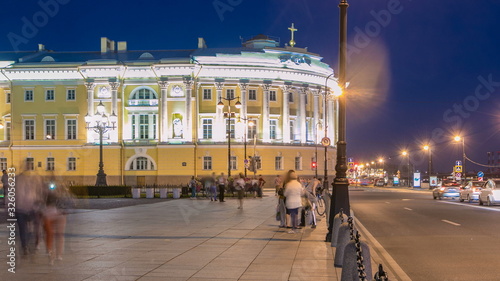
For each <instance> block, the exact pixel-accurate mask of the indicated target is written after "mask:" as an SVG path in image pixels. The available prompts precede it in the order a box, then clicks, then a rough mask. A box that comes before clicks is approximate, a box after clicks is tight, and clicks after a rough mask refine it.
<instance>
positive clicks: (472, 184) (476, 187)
mask: <svg viewBox="0 0 500 281" xmlns="http://www.w3.org/2000/svg"><path fill="white" fill-rule="evenodd" d="M485 185H486V182H485V181H469V182H468V183H467V185H465V186H464V187H462V188H461V189H460V197H459V200H460V202H464V201H466V202H469V203H470V202H472V200H479V194H481V189H482V188H483V187H484V186H485Z"/></svg>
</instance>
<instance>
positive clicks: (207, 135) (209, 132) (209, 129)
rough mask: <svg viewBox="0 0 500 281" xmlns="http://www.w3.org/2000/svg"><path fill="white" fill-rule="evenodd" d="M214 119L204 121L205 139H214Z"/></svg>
mask: <svg viewBox="0 0 500 281" xmlns="http://www.w3.org/2000/svg"><path fill="white" fill-rule="evenodd" d="M212 122H213V121H212V119H203V120H202V124H203V139H206V140H209V139H212Z"/></svg>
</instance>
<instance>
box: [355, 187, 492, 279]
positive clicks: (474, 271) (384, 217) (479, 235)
mask: <svg viewBox="0 0 500 281" xmlns="http://www.w3.org/2000/svg"><path fill="white" fill-rule="evenodd" d="M350 199H351V208H352V209H353V210H354V214H355V216H356V218H357V219H359V220H360V221H361V223H362V224H363V225H364V226H365V227H366V228H367V229H368V231H369V232H370V233H371V234H372V235H373V236H374V237H375V238H376V239H377V240H378V242H380V244H381V245H382V246H383V247H384V249H385V250H386V251H387V252H388V253H389V254H390V255H391V256H392V257H393V258H394V260H396V262H397V263H398V264H399V266H400V267H401V268H402V269H403V270H404V271H405V272H406V274H407V275H408V276H409V277H410V278H411V279H412V280H414V281H419V280H422V281H423V280H425V281H429V280H443V281H444V280H450V281H451V280H500V206H494V207H479V205H478V204H477V203H459V202H458V200H433V199H432V193H427V192H421V193H408V192H389V191H380V190H369V189H366V190H365V191H352V192H350Z"/></svg>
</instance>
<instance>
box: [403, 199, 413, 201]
mask: <svg viewBox="0 0 500 281" xmlns="http://www.w3.org/2000/svg"><path fill="white" fill-rule="evenodd" d="M401 200H403V201H410V200H413V199H401Z"/></svg>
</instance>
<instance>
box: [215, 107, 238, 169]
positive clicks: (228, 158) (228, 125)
mask: <svg viewBox="0 0 500 281" xmlns="http://www.w3.org/2000/svg"><path fill="white" fill-rule="evenodd" d="M235 99H238V101H236V103H235V104H234V106H235V107H236V108H237V109H240V108H241V103H240V98H239V97H227V98H223V97H220V98H219V103H218V104H217V107H218V108H220V109H224V103H223V102H222V100H226V101H227V102H228V105H227V108H228V109H227V112H224V116H227V118H228V120H227V130H226V132H227V177H228V178H229V177H230V176H231V117H232V115H233V114H234V112H231V101H233V100H235Z"/></svg>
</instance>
